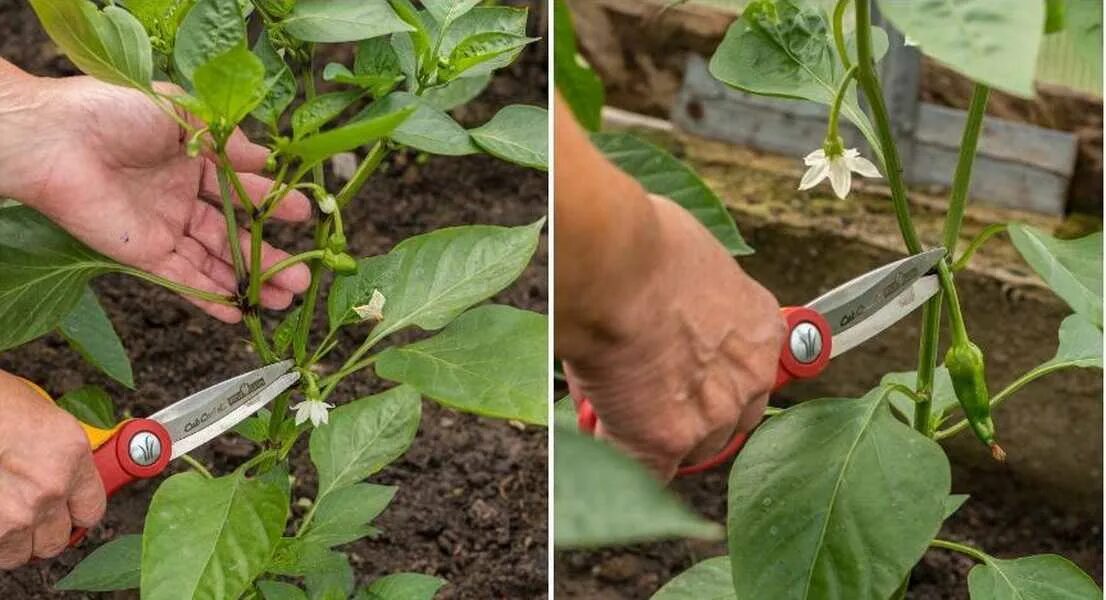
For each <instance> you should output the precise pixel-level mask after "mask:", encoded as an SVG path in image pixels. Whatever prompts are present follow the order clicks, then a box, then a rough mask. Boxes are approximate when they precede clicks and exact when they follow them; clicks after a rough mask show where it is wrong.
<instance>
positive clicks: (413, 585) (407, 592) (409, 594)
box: [354, 573, 446, 600]
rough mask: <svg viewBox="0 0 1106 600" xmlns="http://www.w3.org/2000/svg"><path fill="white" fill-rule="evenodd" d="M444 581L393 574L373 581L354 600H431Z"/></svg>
mask: <svg viewBox="0 0 1106 600" xmlns="http://www.w3.org/2000/svg"><path fill="white" fill-rule="evenodd" d="M445 584H446V580H444V579H441V578H439V577H433V576H431V575H423V574H422V573H394V574H392V575H385V576H384V577H381V578H380V579H377V580H375V581H373V582H372V583H371V584H369V587H367V588H365V589H363V590H361V591H360V592H358V593H357V595H356V596H354V600H433V599H434V596H435V595H436V594H437V593H438V590H440V589H442V586H443V585H445Z"/></svg>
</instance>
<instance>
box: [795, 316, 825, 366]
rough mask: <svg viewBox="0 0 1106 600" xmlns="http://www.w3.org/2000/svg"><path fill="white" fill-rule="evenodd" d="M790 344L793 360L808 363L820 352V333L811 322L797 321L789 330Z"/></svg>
mask: <svg viewBox="0 0 1106 600" xmlns="http://www.w3.org/2000/svg"><path fill="white" fill-rule="evenodd" d="M790 346H791V354H792V355H794V356H795V360H797V361H799V362H801V363H803V364H810V363H812V362H814V361H815V360H817V359H818V355H819V354H821V353H822V333H821V332H820V331H818V328H817V327H815V326H814V324H813V323H810V322H807V321H804V322H802V323H799V324H798V325H796V326H795V328H794V329H792V330H791V340H790Z"/></svg>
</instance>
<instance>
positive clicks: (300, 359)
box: [273, 218, 330, 416]
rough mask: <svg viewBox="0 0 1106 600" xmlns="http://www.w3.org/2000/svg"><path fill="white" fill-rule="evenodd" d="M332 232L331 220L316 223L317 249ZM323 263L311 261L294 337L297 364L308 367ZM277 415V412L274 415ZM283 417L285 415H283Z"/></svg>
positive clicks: (316, 260) (294, 352) (293, 351)
mask: <svg viewBox="0 0 1106 600" xmlns="http://www.w3.org/2000/svg"><path fill="white" fill-rule="evenodd" d="M329 232H330V219H322V218H320V219H319V221H318V222H316V223H315V247H316V248H322V247H323V246H324V245H325V244H326V238H327V235H328V234H329ZM322 275H323V263H322V261H321V260H319V259H314V260H312V261H311V284H310V285H309V286H308V287H307V293H305V294H304V295H303V306H302V307H301V308H300V320H299V322H298V323H296V332H295V335H293V336H292V353H293V356H295V358H296V364H298V365H299V366H301V367H303V366H307V365H306V364H305V362H304V360H305V359H306V358H307V337H308V335H309V334H310V333H311V322H312V321H314V320H315V305H316V303H317V302H318V300H319V287H320V285H321V284H322ZM273 414H274V415H275V414H276V413H275V412H274V413H273ZM282 416H283V415H282Z"/></svg>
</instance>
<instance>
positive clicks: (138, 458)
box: [129, 431, 161, 467]
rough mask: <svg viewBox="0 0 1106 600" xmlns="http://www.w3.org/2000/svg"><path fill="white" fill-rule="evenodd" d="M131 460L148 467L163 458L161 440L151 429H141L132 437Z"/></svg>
mask: <svg viewBox="0 0 1106 600" xmlns="http://www.w3.org/2000/svg"><path fill="white" fill-rule="evenodd" d="M129 450H130V454H131V460H133V461H134V462H136V463H138V464H139V465H142V466H143V467H148V466H150V465H152V464H154V463H156V462H157V459H159V458H161V440H159V439H158V437H157V436H156V435H154V434H152V433H150V432H149V431H139V432H138V433H136V434H135V435H134V437H132V438H131V445H130V448H129Z"/></svg>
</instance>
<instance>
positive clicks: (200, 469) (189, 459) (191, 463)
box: [180, 454, 215, 479]
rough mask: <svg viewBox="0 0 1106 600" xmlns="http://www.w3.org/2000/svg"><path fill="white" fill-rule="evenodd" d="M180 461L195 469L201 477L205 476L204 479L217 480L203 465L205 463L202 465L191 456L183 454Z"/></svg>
mask: <svg viewBox="0 0 1106 600" xmlns="http://www.w3.org/2000/svg"><path fill="white" fill-rule="evenodd" d="M180 459H181V460H183V461H184V462H186V463H188V466H190V467H192V468H193V469H195V470H196V471H197V472H198V473H199V474H200V475H203V476H204V477H206V478H208V479H215V477H214V476H213V475H212V474H211V471H208V470H207V467H205V466H204V465H203V463H201V462H200V461H198V460H196V459H194V458H192V456H191V455H189V454H181V455H180Z"/></svg>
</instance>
